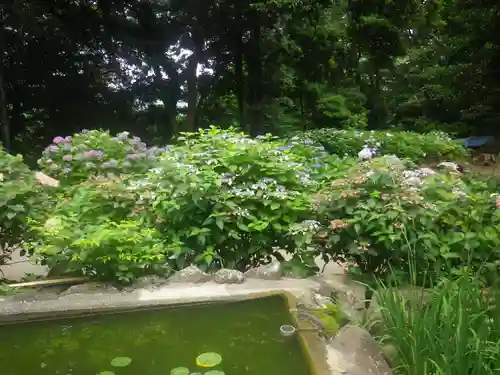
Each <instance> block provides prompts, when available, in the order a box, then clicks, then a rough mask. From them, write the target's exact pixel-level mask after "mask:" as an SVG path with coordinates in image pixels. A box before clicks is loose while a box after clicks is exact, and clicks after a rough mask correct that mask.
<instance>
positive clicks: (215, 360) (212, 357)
mask: <svg viewBox="0 0 500 375" xmlns="http://www.w3.org/2000/svg"><path fill="white" fill-rule="evenodd" d="M221 362H222V357H221V355H220V354H219V353H213V352H209V353H203V354H200V355H199V356H198V357H196V364H197V365H198V366H200V367H214V366H217V365H218V364H219V363H221ZM212 375H217V374H212Z"/></svg>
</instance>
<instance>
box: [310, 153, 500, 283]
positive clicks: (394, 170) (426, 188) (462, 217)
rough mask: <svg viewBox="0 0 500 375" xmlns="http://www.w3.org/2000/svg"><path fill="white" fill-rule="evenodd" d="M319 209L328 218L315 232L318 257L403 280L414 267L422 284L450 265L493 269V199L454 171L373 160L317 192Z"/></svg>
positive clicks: (496, 214) (462, 268)
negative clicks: (417, 167) (316, 232)
mask: <svg viewBox="0 0 500 375" xmlns="http://www.w3.org/2000/svg"><path fill="white" fill-rule="evenodd" d="M318 211H319V212H320V214H321V215H323V218H324V221H325V222H329V223H328V224H327V228H326V229H324V230H322V231H321V230H320V231H318V234H317V240H318V241H321V242H323V244H322V246H323V247H322V251H323V255H324V257H325V258H326V259H333V260H337V259H338V260H342V261H350V262H352V263H353V264H355V265H356V268H354V269H355V270H357V271H359V272H360V273H361V274H362V275H367V276H369V277H372V276H373V275H376V276H378V277H385V276H389V275H393V274H396V275H397V276H398V277H400V278H403V279H406V281H410V280H409V276H410V275H411V273H410V272H414V276H415V277H417V278H418V279H419V280H418V282H419V283H424V282H432V280H435V279H436V277H437V275H438V274H442V273H443V272H448V271H450V270H451V272H452V273H455V274H457V273H458V274H459V273H461V272H463V271H465V270H466V269H473V270H476V271H478V270H482V271H484V273H483V276H485V277H486V276H487V273H488V272H490V271H493V272H492V273H495V272H496V270H497V269H498V261H497V258H498V255H497V254H498V252H499V250H500V247H499V245H500V241H499V240H498V238H497V236H496V235H495V234H494V233H496V232H497V230H498V228H499V226H498V225H499V223H500V221H499V218H500V215H499V212H498V209H497V208H496V207H495V198H493V197H491V196H490V194H489V193H488V192H487V191H486V192H484V191H483V190H482V189H481V188H480V187H478V186H474V185H466V184H465V183H464V182H463V181H462V180H461V179H460V178H459V177H458V176H455V175H449V174H439V173H435V172H433V171H431V170H429V169H427V168H423V169H410V168H409V165H408V163H405V162H404V161H401V160H399V159H398V158H396V157H381V158H375V159H373V160H370V161H367V162H363V163H360V164H359V165H358V166H356V167H355V168H353V170H352V171H351V173H349V175H348V177H347V178H346V179H340V180H337V181H334V182H333V184H332V186H331V187H329V188H328V189H326V190H324V191H322V193H321V194H320V195H319V197H318ZM410 264H412V265H415V269H410V267H409V265H410ZM488 270H490V271H488ZM429 278H430V279H429Z"/></svg>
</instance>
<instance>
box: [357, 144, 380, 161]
mask: <svg viewBox="0 0 500 375" xmlns="http://www.w3.org/2000/svg"><path fill="white" fill-rule="evenodd" d="M376 154H377V150H376V149H375V148H371V147H368V146H367V145H365V146H364V147H363V149H362V150H361V151H360V152H358V158H359V160H370V159H372V158H373V157H374V156H375V155H376Z"/></svg>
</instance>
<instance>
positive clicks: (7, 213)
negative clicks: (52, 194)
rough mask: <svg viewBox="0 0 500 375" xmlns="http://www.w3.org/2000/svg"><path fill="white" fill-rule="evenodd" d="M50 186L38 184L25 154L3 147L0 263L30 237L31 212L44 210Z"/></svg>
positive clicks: (37, 213)
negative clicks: (14, 154) (18, 153)
mask: <svg viewBox="0 0 500 375" xmlns="http://www.w3.org/2000/svg"><path fill="white" fill-rule="evenodd" d="M48 189H50V187H45V186H42V185H40V184H38V182H37V181H36V178H35V175H34V173H33V171H31V170H30V169H29V168H28V166H27V165H26V164H24V162H23V158H22V156H21V155H17V156H12V155H10V154H7V153H6V152H4V151H3V150H2V149H1V148H0V265H1V264H3V263H5V262H6V261H7V260H8V259H9V258H10V254H11V251H12V250H13V248H12V247H13V246H16V245H19V244H21V243H22V242H23V241H24V240H25V239H26V230H27V217H28V215H32V216H33V217H36V216H38V215H41V214H43V213H44V210H45V208H44V206H45V205H46V204H47V203H48V195H47V194H46V192H47V190H48Z"/></svg>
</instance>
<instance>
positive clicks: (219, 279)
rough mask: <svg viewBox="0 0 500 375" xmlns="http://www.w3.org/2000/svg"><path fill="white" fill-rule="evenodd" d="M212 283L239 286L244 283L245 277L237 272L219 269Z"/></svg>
mask: <svg viewBox="0 0 500 375" xmlns="http://www.w3.org/2000/svg"><path fill="white" fill-rule="evenodd" d="M214 281H215V282H216V283H217V284H241V283H242V282H243V281H245V275H244V274H243V272H240V271H238V270H230V269H227V268H221V269H220V270H218V271H217V272H216V273H215V275H214Z"/></svg>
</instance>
